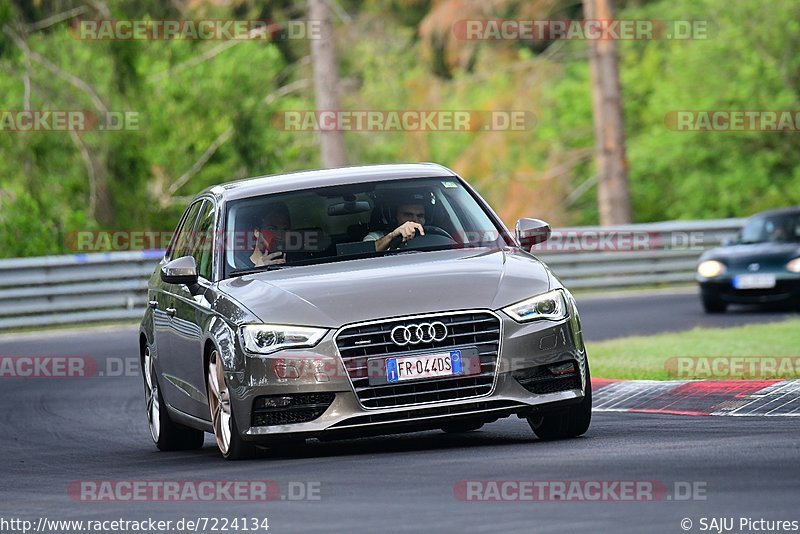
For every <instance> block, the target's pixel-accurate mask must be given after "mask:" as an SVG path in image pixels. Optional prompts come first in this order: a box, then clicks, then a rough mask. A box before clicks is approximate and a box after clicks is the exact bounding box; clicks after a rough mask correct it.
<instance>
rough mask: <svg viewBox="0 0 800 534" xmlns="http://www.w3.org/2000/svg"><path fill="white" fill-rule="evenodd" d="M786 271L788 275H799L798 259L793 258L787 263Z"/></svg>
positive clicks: (799, 265)
mask: <svg viewBox="0 0 800 534" xmlns="http://www.w3.org/2000/svg"><path fill="white" fill-rule="evenodd" d="M786 270H787V271H789V272H790V273H800V258H795V259H793V260H792V261H790V262H789V263H787V264H786Z"/></svg>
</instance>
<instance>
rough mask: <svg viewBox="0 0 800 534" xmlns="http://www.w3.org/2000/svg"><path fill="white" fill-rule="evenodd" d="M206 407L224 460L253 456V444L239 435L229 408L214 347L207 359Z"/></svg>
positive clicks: (218, 359)
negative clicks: (209, 412) (209, 411)
mask: <svg viewBox="0 0 800 534" xmlns="http://www.w3.org/2000/svg"><path fill="white" fill-rule="evenodd" d="M207 382H208V407H209V409H210V410H211V423H212V426H213V427H214V437H215V438H216V440H217V447H219V451H220V452H221V453H222V456H223V457H225V459H226V460H244V459H246V458H252V457H253V456H255V453H256V447H255V445H253V444H251V443H248V442H246V441H244V440H243V439H242V438H241V436H240V435H239V428H238V426H237V425H236V417H235V416H234V414H233V410H231V397H230V390H229V389H228V384H227V382H225V369H224V367H223V365H222V361H220V358H219V353H218V352H217V350H216V349H214V350H212V351H211V354H210V355H209V359H208V373H207Z"/></svg>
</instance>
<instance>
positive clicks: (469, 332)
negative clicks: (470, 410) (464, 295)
mask: <svg viewBox="0 0 800 534" xmlns="http://www.w3.org/2000/svg"><path fill="white" fill-rule="evenodd" d="M438 323H441V324H442V325H444V327H445V328H446V334H447V335H446V336H445V337H442V333H441V326H439V324H438ZM419 325H424V326H423V329H422V330H418V329H417V326H419ZM429 326H430V328H429ZM398 327H399V328H398ZM403 327H410V329H411V331H412V334H411V337H409V336H407V335H406V332H407V330H408V329H407V328H403ZM393 333H394V339H395V341H393V339H392V338H393ZM416 333H419V334H420V335H421V336H422V337H423V338H425V339H422V340H421V339H420V336H418V335H416ZM428 333H430V335H428ZM396 341H399V342H400V343H401V344H398V343H397V342H396ZM335 342H336V346H337V348H338V350H339V353H340V355H341V357H342V361H343V363H344V366H345V369H347V373H348V375H349V377H350V381H351V382H352V384H353V389H354V390H355V393H356V396H357V397H358V400H359V402H360V403H361V405H362V406H363V407H364V408H391V407H397V406H409V405H415V404H427V403H434V402H442V401H451V400H458V399H468V398H473V397H480V396H484V395H488V394H489V393H491V391H492V388H493V386H494V381H495V375H496V372H497V360H498V357H499V350H500V319H499V318H498V317H497V316H495V315H494V314H492V313H488V312H455V313H449V314H437V315H426V316H417V317H406V318H403V319H391V320H385V321H376V322H370V323H362V324H358V325H353V326H349V327H345V328H343V329H342V330H340V331H339V333H338V334H337V335H336V337H335ZM438 349H447V350H463V351H469V352H474V353H476V354H477V357H478V359H479V361H480V369H479V370H478V372H476V373H475V374H470V375H468V376H447V377H436V378H424V379H417V380H410V381H407V382H394V383H391V384H381V385H370V380H369V376H368V364H367V361H368V360H371V359H373V358H381V357H386V358H388V357H402V356H409V355H422V354H426V353H428V354H429V353H431V352H434V351H436V350H438Z"/></svg>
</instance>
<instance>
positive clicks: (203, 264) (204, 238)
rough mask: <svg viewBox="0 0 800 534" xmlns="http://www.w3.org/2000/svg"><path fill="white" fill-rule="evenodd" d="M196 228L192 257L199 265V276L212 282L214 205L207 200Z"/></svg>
mask: <svg viewBox="0 0 800 534" xmlns="http://www.w3.org/2000/svg"><path fill="white" fill-rule="evenodd" d="M197 221H198V222H197V225H196V227H195V232H194V234H195V235H194V239H193V242H194V243H193V246H192V250H191V255H192V257H194V261H195V263H196V264H197V274H198V275H200V276H201V277H203V278H205V279H206V280H211V264H212V261H211V260H212V258H213V257H214V256H213V252H214V203H213V202H211V201H209V200H206V201H204V202H203V206H202V208H201V209H200V214H199V215H198V218H197Z"/></svg>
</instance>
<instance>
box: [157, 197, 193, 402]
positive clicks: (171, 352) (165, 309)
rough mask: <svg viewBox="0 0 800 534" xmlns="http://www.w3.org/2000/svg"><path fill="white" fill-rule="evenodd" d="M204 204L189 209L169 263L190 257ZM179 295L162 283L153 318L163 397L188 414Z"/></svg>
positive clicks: (173, 286)
mask: <svg viewBox="0 0 800 534" xmlns="http://www.w3.org/2000/svg"><path fill="white" fill-rule="evenodd" d="M202 205H203V201H202V200H199V201H196V202H194V203H193V204H192V205H191V206H189V208H188V209H187V210H186V214H185V215H184V217H183V221H182V222H181V224H180V225H179V226H178V230H177V231H176V233H175V237H174V238H173V240H172V244H171V245H170V248H169V250H168V251H167V255H166V256H167V257H166V258H165V259H166V260H174V259H176V258H180V257H183V256H188V255H189V254H190V253H191V247H192V239H193V235H194V228H195V226H196V225H197V220H198V218H199V215H200V209H201V207H202ZM184 287H185V286H184ZM180 293H181V288H180V285H178V284H168V283H166V282H161V291H160V294H159V295H158V296H157V297H156V298H155V299H153V300H155V301H156V303H157V304H155V308H154V310H153V316H154V322H155V327H156V338H157V343H158V353H159V357H158V371H159V376H160V379H159V384H160V385H161V394H162V395H163V396H164V400H165V401H166V402H167V403H168V404H169V405H170V406H172V407H173V408H176V409H178V410H180V411H183V412H185V411H186V409H187V408H188V407H189V406H191V404H192V403H191V402H189V401H188V400H187V397H188V393H187V391H186V388H185V387H184V383H185V382H186V380H185V378H184V377H183V375H184V371H183V365H182V363H181V361H180V357H179V354H178V353H176V350H175V349H176V342H175V339H176V338H177V337H179V336H180V334H179V333H178V330H179V329H180V330H185V329H186V326H185V325H183V324H182V323H180V322H176V321H175V316H176V314H177V299H178V297H177V295H178V294H180Z"/></svg>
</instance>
